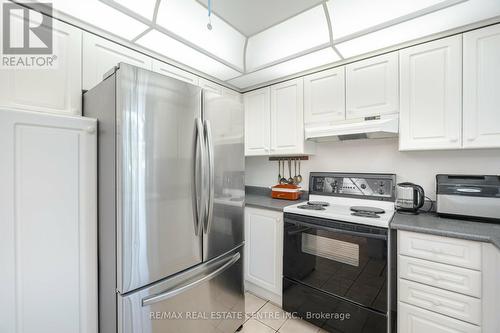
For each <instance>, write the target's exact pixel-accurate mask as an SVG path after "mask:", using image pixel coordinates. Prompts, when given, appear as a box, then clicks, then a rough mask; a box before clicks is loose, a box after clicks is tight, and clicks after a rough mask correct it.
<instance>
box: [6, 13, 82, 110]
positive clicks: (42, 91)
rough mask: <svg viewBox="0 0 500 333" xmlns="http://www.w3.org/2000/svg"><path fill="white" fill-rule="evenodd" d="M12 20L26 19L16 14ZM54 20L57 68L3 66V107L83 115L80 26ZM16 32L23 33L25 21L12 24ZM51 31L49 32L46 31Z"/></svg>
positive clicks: (54, 52)
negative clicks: (78, 27)
mask: <svg viewBox="0 0 500 333" xmlns="http://www.w3.org/2000/svg"><path fill="white" fill-rule="evenodd" d="M12 20H19V21H21V20H22V18H21V17H18V16H14V15H13V16H12ZM52 23H53V30H52V31H53V38H54V41H53V46H54V51H53V54H54V56H56V57H57V58H56V60H55V61H54V67H53V68H43V69H28V68H17V69H16V68H14V69H6V68H5V67H4V68H2V69H1V75H0V107H2V108H6V109H21V110H30V111H42V112H53V113H62V114H73V115H81V112H82V87H81V49H82V33H81V31H80V30H79V29H77V28H74V27H72V26H70V25H67V24H65V23H63V22H61V21H59V20H52ZM11 26H12V28H13V29H17V30H14V31H12V33H18V34H20V35H21V34H22V32H21V31H20V30H21V28H20V27H22V26H23V25H22V24H12V25H11ZM46 32H48V31H46Z"/></svg>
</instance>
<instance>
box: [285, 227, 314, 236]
mask: <svg viewBox="0 0 500 333" xmlns="http://www.w3.org/2000/svg"><path fill="white" fill-rule="evenodd" d="M311 229H312V228H311V227H304V228H300V229H296V230H290V231H288V232H287V234H288V236H293V235H296V234H300V233H302V232H304V231H307V230H311Z"/></svg>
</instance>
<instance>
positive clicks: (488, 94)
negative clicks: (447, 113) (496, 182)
mask: <svg viewBox="0 0 500 333" xmlns="http://www.w3.org/2000/svg"><path fill="white" fill-rule="evenodd" d="M463 36H464V37H463V43H464V81H463V83H464V85H463V89H464V95H463V103H464V115H463V119H464V126H463V135H464V139H463V146H464V148H491V147H500V93H499V90H498V89H499V87H500V25H494V26H490V27H487V28H483V29H479V30H474V31H471V32H468V33H465V34H464V35H463Z"/></svg>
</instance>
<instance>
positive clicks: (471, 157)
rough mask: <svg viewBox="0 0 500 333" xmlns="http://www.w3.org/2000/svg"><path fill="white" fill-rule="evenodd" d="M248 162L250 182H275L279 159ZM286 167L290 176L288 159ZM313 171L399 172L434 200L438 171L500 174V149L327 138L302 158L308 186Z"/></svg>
mask: <svg viewBox="0 0 500 333" xmlns="http://www.w3.org/2000/svg"><path fill="white" fill-rule="evenodd" d="M245 162H246V174H245V177H246V179H245V184H246V185H252V186H270V185H274V184H275V182H276V179H277V177H278V163H277V162H270V161H269V160H268V158H267V157H247V158H246V161H245ZM285 170H286V175H287V178H288V164H287V163H286V169H285ZM292 171H293V165H292ZM310 171H336V172H378V173H395V174H396V175H397V181H398V182H402V181H411V182H413V183H417V184H420V185H422V186H423V187H424V189H425V192H426V195H428V196H429V197H430V198H431V199H433V200H434V199H435V176H436V174H438V173H458V174H500V149H481V150H447V151H418V152H399V151H398V141H397V139H394V138H392V139H379V140H354V141H345V142H327V143H320V144H317V145H316V155H314V156H311V157H310V160H309V161H302V170H301V174H302V176H303V177H304V181H303V183H302V187H303V188H305V189H308V186H309V179H308V177H309V172H310Z"/></svg>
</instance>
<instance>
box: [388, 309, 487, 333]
mask: <svg viewBox="0 0 500 333" xmlns="http://www.w3.org/2000/svg"><path fill="white" fill-rule="evenodd" d="M398 332H399V333H481V332H482V331H481V327H479V326H475V325H472V324H468V323H465V322H463V321H460V320H456V319H453V318H450V317H447V316H443V315H440V314H437V313H434V312H431V311H427V310H424V309H421V308H419V307H416V306H411V305H408V304H405V303H402V302H399V303H398Z"/></svg>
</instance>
